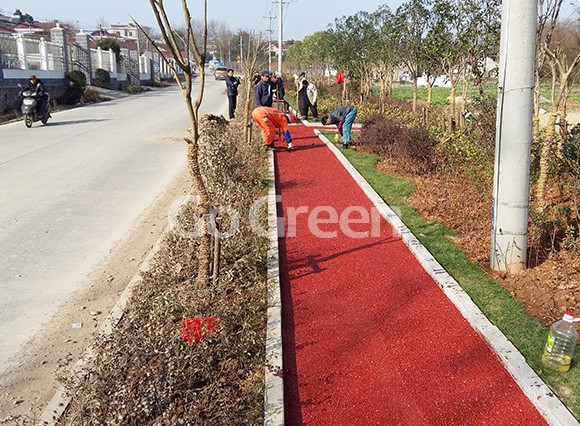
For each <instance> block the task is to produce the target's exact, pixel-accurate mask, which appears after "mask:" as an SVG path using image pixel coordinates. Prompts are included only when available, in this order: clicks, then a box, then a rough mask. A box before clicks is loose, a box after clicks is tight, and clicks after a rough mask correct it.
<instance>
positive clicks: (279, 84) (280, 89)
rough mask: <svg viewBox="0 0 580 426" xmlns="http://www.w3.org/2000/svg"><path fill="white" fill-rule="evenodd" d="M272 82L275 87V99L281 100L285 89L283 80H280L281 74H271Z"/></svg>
mask: <svg viewBox="0 0 580 426" xmlns="http://www.w3.org/2000/svg"><path fill="white" fill-rule="evenodd" d="M272 82H273V83H274V87H276V99H279V100H281V101H283V100H284V96H285V95H286V91H285V90H284V80H282V76H281V75H280V74H273V75H272Z"/></svg>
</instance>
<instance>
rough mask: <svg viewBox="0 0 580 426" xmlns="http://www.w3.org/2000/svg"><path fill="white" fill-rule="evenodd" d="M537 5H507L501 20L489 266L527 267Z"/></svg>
mask: <svg viewBox="0 0 580 426" xmlns="http://www.w3.org/2000/svg"><path fill="white" fill-rule="evenodd" d="M536 8H537V4H536V1H530V0H504V1H503V5H502V17H501V41H500V62H499V78H498V100H497V123H496V139H495V164H494V179H493V200H492V203H493V206H492V218H491V250H490V266H491V268H492V269H495V270H498V271H505V272H508V273H515V272H518V271H520V270H522V269H524V268H525V267H526V266H527V244H528V200H529V189H530V152H531V141H532V111H533V109H532V103H533V102H532V101H533V90H534V67H535V55H536V27H537V24H536V21H537V9H536Z"/></svg>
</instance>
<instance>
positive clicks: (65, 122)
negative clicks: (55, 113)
mask: <svg viewBox="0 0 580 426" xmlns="http://www.w3.org/2000/svg"><path fill="white" fill-rule="evenodd" d="M99 121H110V120H109V119H108V118H107V119H91V120H70V121H57V122H49V123H46V124H45V126H50V127H54V126H68V125H70V124H83V123H96V122H99Z"/></svg>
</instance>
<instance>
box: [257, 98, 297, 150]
mask: <svg viewBox="0 0 580 426" xmlns="http://www.w3.org/2000/svg"><path fill="white" fill-rule="evenodd" d="M252 118H253V119H254V121H255V122H256V124H257V125H258V127H259V128H260V130H261V131H262V139H263V141H264V145H265V146H267V147H270V148H272V147H274V139H276V129H280V130H281V131H282V133H283V135H284V139H286V143H287V144H288V149H292V148H293V147H292V138H291V137H290V131H289V130H288V124H289V123H290V117H289V116H288V115H287V114H284V113H283V112H282V111H279V110H277V109H276V108H271V107H264V106H262V107H257V108H255V109H254V111H252Z"/></svg>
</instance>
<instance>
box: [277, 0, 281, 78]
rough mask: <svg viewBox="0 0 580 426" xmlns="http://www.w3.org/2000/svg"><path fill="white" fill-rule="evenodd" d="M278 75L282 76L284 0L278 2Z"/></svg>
mask: <svg viewBox="0 0 580 426" xmlns="http://www.w3.org/2000/svg"><path fill="white" fill-rule="evenodd" d="M278 74H279V75H280V74H282V0H278Z"/></svg>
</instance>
